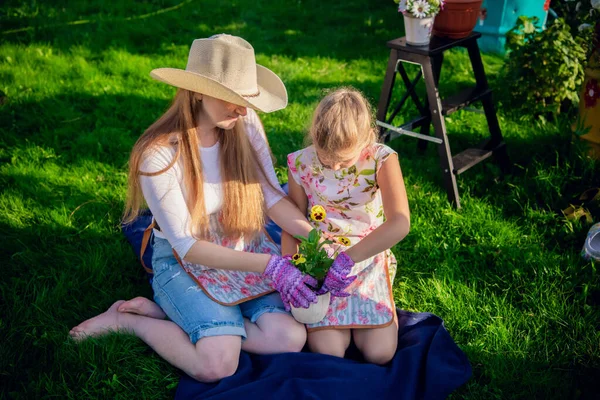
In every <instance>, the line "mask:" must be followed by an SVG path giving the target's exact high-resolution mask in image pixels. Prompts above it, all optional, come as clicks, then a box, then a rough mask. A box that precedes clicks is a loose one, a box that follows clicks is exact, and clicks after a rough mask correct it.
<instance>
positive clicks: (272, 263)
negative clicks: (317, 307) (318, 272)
mask: <svg viewBox="0 0 600 400" xmlns="http://www.w3.org/2000/svg"><path fill="white" fill-rule="evenodd" d="M263 275H265V276H267V277H268V278H270V279H271V284H272V286H273V288H274V289H276V290H277V291H278V292H279V294H280V295H281V300H283V305H284V306H285V309H286V311H290V305H292V306H294V307H296V308H308V306H310V304H311V303H316V302H317V295H316V294H315V292H313V291H312V290H311V289H310V288H309V287H308V286H307V285H310V286H313V287H316V286H317V280H316V279H315V278H313V277H312V276H310V275H306V274H303V273H302V272H300V271H299V270H298V268H296V267H295V266H294V265H293V264H292V262H291V259H290V257H289V256H286V257H280V256H272V257H271V259H270V260H269V262H268V264H267V268H266V269H265V272H264V273H263Z"/></svg>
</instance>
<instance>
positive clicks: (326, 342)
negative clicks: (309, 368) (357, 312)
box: [308, 329, 351, 357]
mask: <svg viewBox="0 0 600 400" xmlns="http://www.w3.org/2000/svg"><path fill="white" fill-rule="evenodd" d="M350 340H351V335H350V329H323V330H319V331H313V332H310V333H309V334H308V347H309V348H310V351H312V352H313V353H321V354H329V355H331V356H336V357H344V355H345V354H346V350H347V349H348V346H350Z"/></svg>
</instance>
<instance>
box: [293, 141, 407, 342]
mask: <svg viewBox="0 0 600 400" xmlns="http://www.w3.org/2000/svg"><path fill="white" fill-rule="evenodd" d="M391 154H395V152H394V150H392V149H390V148H389V147H388V146H385V145H383V144H379V143H377V144H375V145H373V146H371V147H370V148H366V149H365V150H363V152H362V153H361V155H360V157H359V159H358V161H357V162H356V164H355V165H353V166H351V167H349V168H344V169H340V170H337V171H334V170H332V169H329V168H326V167H324V166H323V165H322V164H321V162H320V161H319V158H318V157H317V154H316V151H315V149H314V147H313V146H310V147H307V148H305V149H302V150H299V151H297V152H295V153H292V154H290V155H288V158H287V162H288V167H289V169H290V172H291V175H292V177H293V179H294V180H295V181H296V183H298V184H299V185H300V186H302V188H303V189H304V192H305V193H306V196H307V198H308V209H309V210H310V209H311V208H312V207H313V206H316V205H321V206H323V207H324V208H325V210H326V213H327V216H326V218H325V220H324V221H322V222H312V224H313V226H314V227H315V228H318V229H319V230H321V231H322V232H323V233H324V235H325V236H326V237H328V238H329V239H331V240H333V241H334V242H336V243H339V250H340V251H343V250H344V249H345V248H348V247H349V246H352V245H354V244H356V243H358V242H359V241H360V240H361V239H363V238H364V237H365V236H367V235H368V234H369V233H371V232H373V231H374V230H375V229H376V228H377V227H379V226H380V225H381V224H382V223H383V222H384V213H383V202H382V199H381V191H380V190H379V186H378V185H377V173H378V171H379V169H380V167H381V165H382V164H383V162H384V161H385V160H386V159H387V158H388V157H389V156H390V155H391ZM396 267H397V263H396V258H395V257H394V255H393V254H392V252H391V251H390V250H386V251H384V252H382V253H379V254H377V255H375V256H373V257H371V258H369V259H367V260H365V261H362V262H360V263H357V264H356V265H355V266H354V267H353V269H352V271H351V273H350V275H357V279H356V280H355V281H354V282H353V283H352V284H351V285H350V286H349V287H348V288H347V289H346V291H347V292H348V293H350V296H349V297H345V298H341V297H332V301H331V303H330V306H329V310H328V312H327V315H326V316H325V318H324V319H323V320H322V321H321V322H318V323H316V324H310V325H307V327H308V330H309V331H311V330H318V329H331V328H341V329H349V328H352V329H355V328H374V327H384V326H387V325H389V324H391V323H392V321H393V317H394V314H395V305H394V298H393V292H392V282H393V279H394V276H395V275H396Z"/></svg>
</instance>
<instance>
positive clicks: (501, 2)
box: [475, 0, 548, 54]
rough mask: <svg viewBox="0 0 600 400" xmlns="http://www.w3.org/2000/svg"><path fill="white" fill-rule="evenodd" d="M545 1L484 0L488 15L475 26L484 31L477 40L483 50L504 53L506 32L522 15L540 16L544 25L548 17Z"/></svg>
mask: <svg viewBox="0 0 600 400" xmlns="http://www.w3.org/2000/svg"><path fill="white" fill-rule="evenodd" d="M544 3H545V1H544V0H484V2H483V5H482V7H484V8H486V9H487V17H486V18H485V19H484V20H483V21H481V20H480V21H479V23H478V24H477V26H476V27H475V31H477V32H481V33H482V37H481V38H480V39H479V40H478V41H477V42H478V43H479V48H480V49H481V51H483V52H488V53H501V54H502V53H504V44H505V43H506V33H507V32H508V31H509V30H511V29H512V28H513V27H514V26H515V23H516V22H517V18H519V17H520V16H521V15H525V16H527V17H538V18H539V19H540V25H541V26H542V27H544V26H545V24H546V19H547V17H548V12H547V11H545V10H544Z"/></svg>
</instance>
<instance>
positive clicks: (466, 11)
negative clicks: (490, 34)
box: [433, 0, 483, 39]
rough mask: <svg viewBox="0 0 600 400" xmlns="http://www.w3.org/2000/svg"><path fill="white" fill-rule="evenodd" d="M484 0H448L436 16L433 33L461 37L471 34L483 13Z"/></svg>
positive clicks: (453, 37)
mask: <svg viewBox="0 0 600 400" xmlns="http://www.w3.org/2000/svg"><path fill="white" fill-rule="evenodd" d="M482 3H483V0H446V3H445V4H444V9H443V10H442V11H440V13H439V14H438V15H437V16H436V17H435V22H434V24H433V34H434V35H436V36H441V37H450V38H452V39H460V38H464V37H467V36H469V35H470V34H471V32H472V31H473V29H474V28H475V25H476V24H477V19H478V18H479V16H480V14H481V4H482Z"/></svg>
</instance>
